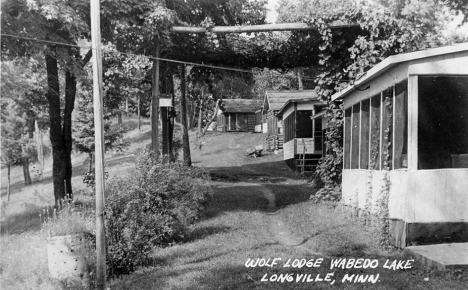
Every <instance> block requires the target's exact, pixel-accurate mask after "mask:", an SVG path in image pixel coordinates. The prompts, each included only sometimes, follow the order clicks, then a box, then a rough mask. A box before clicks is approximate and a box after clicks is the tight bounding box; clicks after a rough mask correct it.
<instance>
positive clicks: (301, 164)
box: [295, 158, 320, 172]
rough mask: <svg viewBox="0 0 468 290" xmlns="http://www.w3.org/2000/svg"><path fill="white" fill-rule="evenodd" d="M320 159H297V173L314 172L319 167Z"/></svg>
mask: <svg viewBox="0 0 468 290" xmlns="http://www.w3.org/2000/svg"><path fill="white" fill-rule="evenodd" d="M319 160H320V158H306V159H304V160H303V159H302V158H299V159H296V160H295V162H296V171H297V172H312V171H314V170H315V168H316V167H317V164H318V162H319Z"/></svg>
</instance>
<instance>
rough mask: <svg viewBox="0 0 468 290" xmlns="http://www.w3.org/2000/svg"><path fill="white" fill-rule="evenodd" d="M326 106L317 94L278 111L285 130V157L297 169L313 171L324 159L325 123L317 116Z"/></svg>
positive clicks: (289, 164)
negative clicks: (320, 160)
mask: <svg viewBox="0 0 468 290" xmlns="http://www.w3.org/2000/svg"><path fill="white" fill-rule="evenodd" d="M323 106H325V102H323V101H321V100H320V98H319V96H317V95H316V94H315V96H314V97H312V98H305V99H291V100H288V101H287V102H286V103H285V104H284V105H283V107H282V108H281V109H280V110H279V111H278V116H279V117H281V118H282V120H283V129H284V144H283V158H284V160H285V161H286V163H287V164H288V166H289V167H291V168H292V169H294V170H297V171H299V172H305V171H312V170H313V169H314V167H315V166H316V165H317V163H318V161H319V159H320V158H321V157H322V153H323V140H324V139H323V137H324V136H323V133H324V131H323V125H324V124H322V118H321V117H317V116H319V114H320V113H321V112H322V109H323ZM313 116H315V118H312V117H313ZM320 116H321V115H320Z"/></svg>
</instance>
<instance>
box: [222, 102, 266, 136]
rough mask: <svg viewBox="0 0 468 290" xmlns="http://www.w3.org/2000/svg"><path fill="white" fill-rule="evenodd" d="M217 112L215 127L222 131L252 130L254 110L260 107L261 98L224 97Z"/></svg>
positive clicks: (253, 128) (254, 121)
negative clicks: (221, 106) (220, 108)
mask: <svg viewBox="0 0 468 290" xmlns="http://www.w3.org/2000/svg"><path fill="white" fill-rule="evenodd" d="M222 105H223V109H222V110H220V112H218V116H217V128H218V131H223V132H248V131H250V132H254V131H255V127H256V120H257V116H256V111H258V110H259V109H260V108H261V107H262V101H261V100H249V99H225V100H223V102H222Z"/></svg>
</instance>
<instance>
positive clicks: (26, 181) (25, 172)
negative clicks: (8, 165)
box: [21, 156, 31, 185]
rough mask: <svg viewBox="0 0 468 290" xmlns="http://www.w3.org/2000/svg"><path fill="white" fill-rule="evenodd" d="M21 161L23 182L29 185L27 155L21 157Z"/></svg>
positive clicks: (29, 176)
mask: <svg viewBox="0 0 468 290" xmlns="http://www.w3.org/2000/svg"><path fill="white" fill-rule="evenodd" d="M21 163H22V165H23V175H24V184H26V185H29V184H31V175H30V174H29V157H27V156H24V157H22V158H21Z"/></svg>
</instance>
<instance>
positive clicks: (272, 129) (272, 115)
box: [262, 90, 315, 150]
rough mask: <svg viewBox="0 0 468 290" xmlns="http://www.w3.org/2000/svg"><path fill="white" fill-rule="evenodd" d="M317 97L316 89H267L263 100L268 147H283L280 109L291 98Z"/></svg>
mask: <svg viewBox="0 0 468 290" xmlns="http://www.w3.org/2000/svg"><path fill="white" fill-rule="evenodd" d="M313 97H315V91H314V90H297V91H295V90H290V91H270V90H268V91H266V93H265V98H264V100H263V106H262V112H263V119H264V123H263V132H264V133H267V136H266V147H267V148H266V149H267V150H277V149H282V148H283V138H284V136H283V135H284V132H283V119H282V118H281V116H278V112H279V110H280V109H281V108H282V107H283V106H284V104H285V103H286V102H287V101H288V100H291V99H307V98H313Z"/></svg>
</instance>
